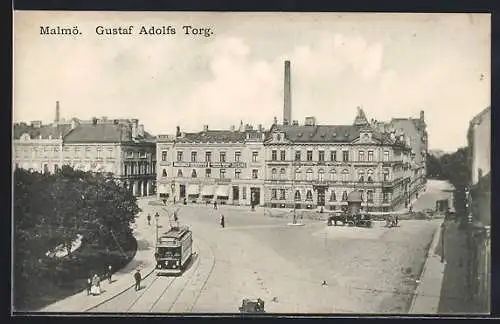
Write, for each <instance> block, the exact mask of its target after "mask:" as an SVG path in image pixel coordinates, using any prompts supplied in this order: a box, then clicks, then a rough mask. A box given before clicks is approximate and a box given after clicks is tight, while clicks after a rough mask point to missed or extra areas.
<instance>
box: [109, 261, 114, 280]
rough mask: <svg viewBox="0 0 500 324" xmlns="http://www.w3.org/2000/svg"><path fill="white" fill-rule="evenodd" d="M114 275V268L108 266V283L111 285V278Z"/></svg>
mask: <svg viewBox="0 0 500 324" xmlns="http://www.w3.org/2000/svg"><path fill="white" fill-rule="evenodd" d="M112 274H113V267H112V266H111V264H110V265H108V282H109V283H111V276H112Z"/></svg>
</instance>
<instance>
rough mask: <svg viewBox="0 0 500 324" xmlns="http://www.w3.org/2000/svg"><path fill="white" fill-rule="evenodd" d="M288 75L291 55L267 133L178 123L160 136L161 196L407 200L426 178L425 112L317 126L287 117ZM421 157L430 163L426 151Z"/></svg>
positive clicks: (389, 204)
mask: <svg viewBox="0 0 500 324" xmlns="http://www.w3.org/2000/svg"><path fill="white" fill-rule="evenodd" d="M290 80H291V73H290V62H288V61H287V62H285V82H284V107H283V122H282V124H278V122H277V118H275V119H274V123H273V125H272V126H271V129H270V130H269V131H264V130H263V129H262V127H259V129H258V130H253V129H251V127H249V126H248V125H247V126H246V127H243V125H240V128H239V129H238V130H235V128H234V127H232V128H231V130H229V131H228V130H209V129H208V126H205V127H204V130H203V131H202V132H197V133H182V132H180V130H179V129H178V130H177V133H176V135H175V136H167V135H165V136H158V143H157V153H156V154H157V156H158V157H161V159H160V161H159V167H158V170H157V172H158V175H157V179H158V185H159V187H158V195H159V197H160V198H162V199H170V200H174V198H175V199H184V198H186V200H189V201H196V202H202V201H213V200H222V201H226V202H227V203H232V204H250V203H251V202H253V203H255V204H256V205H259V204H260V205H265V206H269V207H282V208H284V207H286V208H290V207H296V208H316V207H324V208H328V209H332V210H334V209H341V208H342V207H343V206H346V205H347V197H348V195H349V194H350V193H351V192H353V191H359V192H361V193H362V194H363V198H364V204H365V205H364V208H365V207H366V208H367V209H368V210H373V211H389V210H394V209H396V208H399V207H403V206H408V204H409V203H410V198H411V197H410V196H411V194H412V193H415V192H418V190H419V188H421V186H419V185H417V183H420V181H421V178H422V177H423V178H424V179H425V167H424V168H422V167H421V166H418V170H419V171H415V170H416V169H417V166H416V165H417V164H416V163H415V156H416V155H417V152H418V154H421V153H422V151H424V150H425V151H427V148H426V144H425V143H424V141H426V140H427V139H426V138H425V139H424V138H423V136H426V133H425V122H424V121H423V113H422V114H421V118H420V119H419V120H418V121H415V120H413V119H408V120H409V121H410V122H409V123H406V122H394V124H397V125H400V126H399V127H397V128H396V127H394V126H391V127H389V126H388V123H382V124H380V125H382V127H381V129H380V127H379V126H380V125H379V124H377V123H375V122H373V123H369V122H368V120H367V118H366V116H365V113H364V112H363V110H362V109H360V108H359V109H358V114H357V116H356V118H355V120H354V123H353V124H352V125H317V124H316V121H315V118H312V117H308V118H306V122H305V124H304V125H299V123H298V122H297V121H293V122H292V123H290V122H291V116H292V102H291V82H290ZM406 124H409V125H406ZM407 126H408V127H407ZM410 126H411V127H410ZM412 127H413V128H412ZM406 128H408V129H409V131H408V132H409V134H410V135H408V134H405V132H404V129H406ZM411 131H413V133H411ZM412 143H413V144H414V146H412ZM422 143H424V144H425V145H423V144H422ZM417 144H418V145H419V146H417ZM424 147H425V148H424ZM412 149H413V150H414V154H413V155H412ZM412 158H413V159H412ZM418 161H420V162H421V163H423V164H424V165H425V156H424V157H419V160H418ZM414 188H416V189H414Z"/></svg>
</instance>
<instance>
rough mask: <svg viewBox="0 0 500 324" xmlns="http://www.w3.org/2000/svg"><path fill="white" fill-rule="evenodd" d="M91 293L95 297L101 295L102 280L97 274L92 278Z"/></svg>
mask: <svg viewBox="0 0 500 324" xmlns="http://www.w3.org/2000/svg"><path fill="white" fill-rule="evenodd" d="M90 293H91V294H92V295H93V296H98V295H100V294H101V278H99V276H98V275H97V273H96V274H94V276H93V277H92V287H91V288H90Z"/></svg>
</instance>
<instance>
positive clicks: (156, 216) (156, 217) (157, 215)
mask: <svg viewBox="0 0 500 324" xmlns="http://www.w3.org/2000/svg"><path fill="white" fill-rule="evenodd" d="M159 218H160V214H158V212H156V214H155V219H156V245H158V228H159V226H158V219H159Z"/></svg>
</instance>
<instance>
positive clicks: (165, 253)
mask: <svg viewBox="0 0 500 324" xmlns="http://www.w3.org/2000/svg"><path fill="white" fill-rule="evenodd" d="M158 254H159V255H160V256H161V257H163V258H171V257H180V256H181V251H180V249H178V248H176V249H172V248H165V247H159V248H158Z"/></svg>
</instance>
